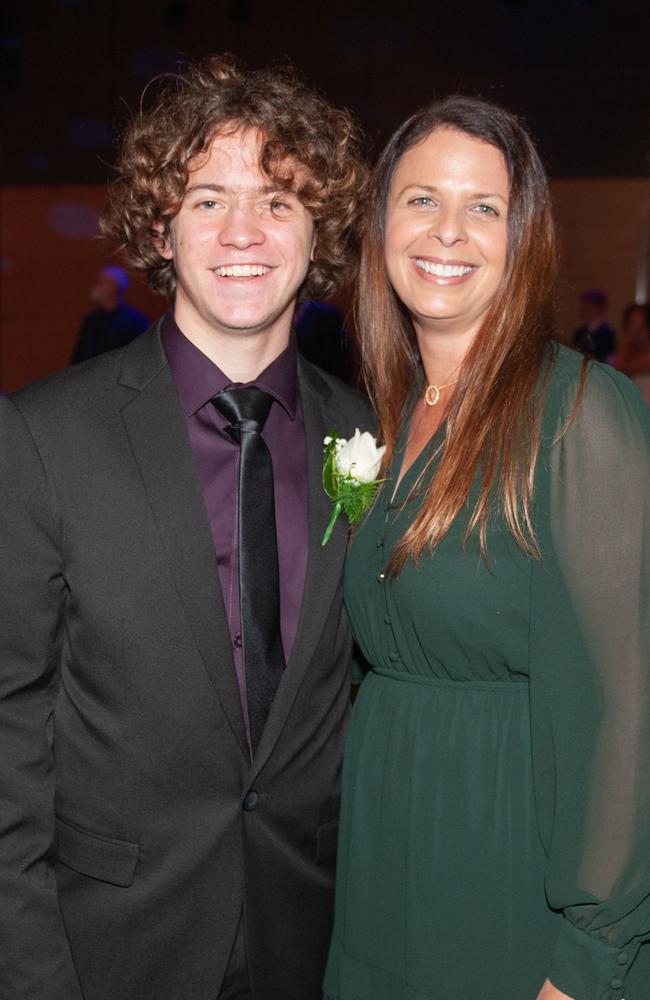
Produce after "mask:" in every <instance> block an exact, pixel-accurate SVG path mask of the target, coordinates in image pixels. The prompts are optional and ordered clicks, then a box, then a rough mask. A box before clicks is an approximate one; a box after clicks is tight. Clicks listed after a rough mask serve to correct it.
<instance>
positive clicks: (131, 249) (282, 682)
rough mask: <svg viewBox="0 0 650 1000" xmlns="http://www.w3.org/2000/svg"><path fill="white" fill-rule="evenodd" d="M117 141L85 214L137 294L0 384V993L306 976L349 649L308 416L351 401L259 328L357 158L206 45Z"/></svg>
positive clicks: (284, 310) (281, 331) (332, 416)
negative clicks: (69, 365)
mask: <svg viewBox="0 0 650 1000" xmlns="http://www.w3.org/2000/svg"><path fill="white" fill-rule="evenodd" d="M119 167H120V174H119V178H118V181H117V182H116V184H115V187H114V190H113V192H112V199H111V207H110V210H109V213H108V216H107V219H106V230H107V232H108V233H110V234H111V235H112V236H113V237H116V238H117V239H119V240H120V242H121V243H122V244H123V245H124V247H125V249H126V252H127V256H128V258H129V259H130V262H131V264H132V265H135V266H136V267H140V268H142V269H145V270H146V271H147V272H148V274H149V278H150V281H151V283H152V285H153V286H154V287H155V288H157V289H158V290H161V291H165V292H167V293H168V294H169V295H170V297H171V298H172V302H173V305H172V307H171V309H170V311H169V313H168V314H167V316H166V317H165V318H164V319H163V320H162V321H161V322H160V323H159V324H157V325H156V326H155V327H153V328H152V329H151V330H150V331H149V332H148V333H146V334H144V335H143V336H141V337H139V338H138V339H137V340H135V341H133V343H131V344H130V345H128V346H127V347H125V348H121V349H119V350H117V351H114V352H111V353H109V354H106V355H103V356H102V357H100V358H97V359H94V360H92V361H89V362H87V363H86V364H84V365H81V366H76V367H75V368H74V369H70V370H68V371H65V372H62V373H59V374H58V375H56V376H54V377H52V378H50V379H47V380H45V381H44V382H42V383H40V384H36V385H33V386H31V387H28V388H27V389H25V390H22V391H20V392H18V393H15V394H13V395H12V396H10V397H8V398H2V399H0V404H1V406H0V492H1V496H0V512H1V513H0V518H1V519H2V526H1V528H0V602H1V611H0V618H1V621H2V624H1V626H0V643H1V645H0V798H1V803H2V808H1V809H0V900H1V906H2V917H1V919H0V995H1V996H2V997H7V998H10V997H11V998H12V1000H14V998H15V1000H18V998H19V997H20V998H24V1000H216V998H218V997H219V998H222V1000H235V998H236V1000H247V998H250V997H254V998H255V1000H317V998H318V997H319V996H320V983H321V975H322V970H323V965H324V960H325V955H326V950H327V944H328V935H329V929H330V917H331V904H332V898H331V897H332V880H333V865H334V853H335V845H336V828H337V811H338V798H339V787H338V786H339V769H340V760H341V751H342V739H343V730H344V724H345V720H346V715H347V710H348V701H349V697H348V696H349V674H348V670H349V663H350V637H349V635H348V630H347V626H346V624H345V621H344V615H343V611H342V604H341V573H342V566H343V558H344V554H345V547H346V541H347V530H346V527H345V525H344V524H343V520H344V519H343V518H341V519H339V523H338V524H337V528H336V531H335V534H334V536H333V537H332V539H331V541H330V542H329V544H328V545H327V546H326V547H324V548H323V547H322V546H321V538H322V535H323V531H324V528H325V526H326V523H327V521H328V517H329V514H330V507H331V505H330V502H329V500H328V499H327V497H326V495H325V494H324V492H323V489H322V484H321V467H322V454H323V437H324V436H325V435H326V434H327V433H329V432H330V431H331V430H332V428H336V429H337V430H338V431H339V432H340V433H341V434H342V435H344V436H347V435H348V434H350V433H352V432H353V431H354V428H355V427H356V426H359V427H361V428H362V429H364V428H368V427H369V426H370V419H369V417H368V413H367V409H366V406H365V403H364V402H363V401H362V400H361V398H360V397H359V396H357V395H356V394H354V393H353V392H352V391H350V390H349V389H347V388H346V387H344V386H343V385H342V384H341V383H338V382H336V381H335V380H334V379H332V378H330V377H329V376H327V375H325V374H324V373H321V372H319V371H318V370H317V369H315V368H313V367H312V366H310V365H309V364H308V363H306V362H304V361H302V360H301V359H300V358H298V357H297V355H296V349H295V345H294V343H293V342H292V340H291V337H290V328H291V319H292V315H293V311H294V308H295V305H296V301H297V298H298V296H299V294H301V295H323V294H327V293H328V292H330V291H331V290H332V288H333V287H334V286H335V284H336V283H337V281H338V280H339V278H341V277H349V273H350V271H349V266H350V265H349V259H348V253H347V247H348V244H349V242H350V238H351V237H353V236H354V232H355V227H356V223H357V217H358V209H359V205H360V202H361V200H362V198H363V196H364V191H365V168H364V166H363V163H362V161H361V160H360V158H359V154H358V148H357V139H356V136H355V132H354V128H353V126H352V124H351V122H350V120H349V118H348V116H347V115H346V114H345V113H343V112H337V111H334V110H333V109H331V108H330V107H329V106H328V105H326V104H325V103H324V102H323V101H322V100H320V99H319V98H318V97H316V96H315V95H313V94H312V93H310V92H309V91H306V90H305V89H304V88H303V87H302V86H301V85H299V84H298V83H297V82H295V81H294V80H293V79H292V78H290V77H288V76H287V75H283V74H271V73H266V72H253V73H244V72H242V71H241V70H239V69H238V68H237V66H236V65H234V64H233V63H232V62H230V61H228V60H220V59H213V60H211V61H209V62H208V63H207V64H206V65H205V66H202V67H199V68H193V69H191V70H190V71H188V73H187V74H185V75H184V76H181V77H177V78H175V79H174V80H173V81H172V82H171V83H170V84H168V85H167V87H166V89H165V91H164V93H163V94H162V95H161V96H160V98H159V100H158V102H157V104H156V106H155V107H154V108H153V110H152V111H150V112H149V113H148V114H146V115H144V116H141V117H140V118H138V119H137V120H136V121H135V122H134V123H133V124H132V126H131V127H130V129H129V131H128V133H127V134H126V136H125V139H124V144H123V150H122V157H121V162H120V165H119ZM242 401H243V402H242ZM260 407H261V409H260Z"/></svg>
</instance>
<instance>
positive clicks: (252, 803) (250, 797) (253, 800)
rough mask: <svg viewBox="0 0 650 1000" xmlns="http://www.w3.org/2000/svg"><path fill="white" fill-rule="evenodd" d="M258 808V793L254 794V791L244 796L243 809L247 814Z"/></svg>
mask: <svg viewBox="0 0 650 1000" xmlns="http://www.w3.org/2000/svg"><path fill="white" fill-rule="evenodd" d="M256 808H257V792H254V791H252V790H251V791H250V792H246V795H245V796H244V801H243V802H242V809H243V810H244V811H245V812H247V813H249V812H252V811H253V809H256Z"/></svg>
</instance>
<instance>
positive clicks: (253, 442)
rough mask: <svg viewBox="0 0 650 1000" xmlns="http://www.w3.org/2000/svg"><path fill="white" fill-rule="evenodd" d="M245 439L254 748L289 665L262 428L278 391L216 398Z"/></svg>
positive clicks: (243, 592) (244, 618) (230, 392)
mask: <svg viewBox="0 0 650 1000" xmlns="http://www.w3.org/2000/svg"><path fill="white" fill-rule="evenodd" d="M212 402H213V403H214V405H215V406H216V407H217V409H218V410H220V412H221V413H223V415H224V416H225V417H226V418H227V419H228V420H229V421H230V424H231V426H230V427H228V428H227V432H228V433H229V434H230V436H231V437H232V438H233V439H234V440H235V441H238V442H239V448H240V459H239V601H240V606H241V628H242V645H243V652H244V667H245V671H246V701H247V704H248V722H249V727H250V734H251V744H252V748H253V753H254V752H255V750H256V749H257V745H258V743H259V740H260V737H261V735H262V730H263V729H264V724H265V722H266V719H267V716H268V714H269V710H270V708H271V702H272V701H273V697H274V695H275V692H276V690H277V687H278V684H279V683H280V677H281V676H282V671H283V670H284V653H283V651H282V639H281V633H280V588H279V576H278V548H277V542H276V537H275V502H274V497H273V465H272V463H271V455H270V453H269V449H268V448H267V446H266V444H265V442H264V440H263V439H262V434H261V431H262V428H263V426H264V421H265V420H266V418H267V416H268V413H269V410H270V408H271V403H272V402H273V397H272V396H270V395H269V394H268V393H267V392H264V391H263V390H262V389H258V388H257V387H256V386H249V387H247V388H244V389H227V390H226V391H225V392H220V393H219V395H218V396H215V397H214V399H213V400H212Z"/></svg>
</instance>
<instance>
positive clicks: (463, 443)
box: [357, 96, 557, 574]
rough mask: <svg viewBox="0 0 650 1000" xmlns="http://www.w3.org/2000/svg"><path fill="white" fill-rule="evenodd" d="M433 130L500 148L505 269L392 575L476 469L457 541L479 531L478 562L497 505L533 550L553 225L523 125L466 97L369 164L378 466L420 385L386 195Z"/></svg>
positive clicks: (455, 502)
mask: <svg viewBox="0 0 650 1000" xmlns="http://www.w3.org/2000/svg"><path fill="white" fill-rule="evenodd" d="M441 128H450V129H456V130H458V131H460V132H464V133H466V134H467V135H470V136H472V137H473V138H476V139H480V140H482V141H483V142H487V143H489V144H490V145H491V146H494V147H496V148H497V149H498V150H500V151H501V153H502V154H503V157H504V160H505V163H506V167H507V170H508V178H509V189H510V194H509V208H508V219H507V240H508V246H507V255H506V265H505V269H504V274H503V277H502V280H501V282H500V285H499V288H498V289H497V293H496V295H495V298H494V302H493V303H492V306H491V308H490V310H489V314H488V316H487V318H486V320H485V322H484V323H483V325H482V327H481V329H480V331H479V333H478V334H477V336H476V338H475V340H474V343H473V344H472V346H471V348H470V350H469V351H468V353H467V355H466V356H465V358H464V360H463V364H462V367H461V369H460V375H459V380H458V384H457V387H456V391H455V393H454V396H453V399H452V401H451V406H450V410H449V413H448V418H447V426H446V432H445V439H444V443H443V445H442V449H441V453H439V454H438V455H437V456H436V460H437V459H438V458H439V465H438V468H437V470H436V474H435V476H434V478H433V480H432V482H431V484H430V486H429V487H428V489H427V491H426V496H425V499H424V502H423V503H422V505H421V508H420V511H419V513H418V515H417V516H416V518H415V520H414V521H413V523H412V524H411V526H410V527H409V528H408V529H407V531H406V532H405V534H404V536H403V537H402V539H401V540H400V542H399V543H398V545H397V546H396V548H395V550H394V552H393V554H392V556H391V560H390V563H389V567H390V570H391V572H392V573H394V574H395V573H398V572H399V571H400V569H401V568H402V566H403V565H404V562H405V561H406V559H408V558H413V559H414V560H415V561H417V560H418V558H419V557H420V555H421V554H422V552H423V551H424V550H425V549H427V550H428V551H432V550H433V549H434V548H435V547H436V546H437V545H438V544H439V542H440V541H441V540H442V539H443V538H444V537H445V535H446V534H447V532H448V530H449V528H450V526H451V524H452V522H453V521H454V518H455V517H456V516H457V515H458V514H459V513H460V511H461V510H462V508H463V507H464V506H465V505H466V504H467V503H468V500H469V496H470V491H471V489H472V485H473V483H474V480H475V479H476V476H477V474H480V491H479V495H478V498H477V500H476V502H475V504H474V506H473V509H472V510H471V513H470V519H469V525H468V528H467V534H466V538H467V537H469V535H470V534H471V533H472V532H473V531H474V530H475V529H477V528H478V531H479V537H480V544H481V551H482V553H483V555H484V557H486V558H487V533H488V523H489V520H490V517H491V515H492V513H493V512H494V511H495V508H497V507H498V508H500V509H501V511H502V513H503V515H504V516H505V520H506V523H507V525H508V528H509V530H510V532H511V533H512V535H513V537H514V538H515V540H516V542H517V544H518V545H519V546H520V547H521V548H522V549H523V550H524V551H525V552H526V553H528V554H529V555H532V556H537V555H539V549H538V545H537V541H536V537H535V531H534V525H533V519H532V499H533V489H534V469H535V461H536V458H537V453H538V450H539V440H540V424H541V403H542V398H543V395H544V389H545V383H546V378H547V375H548V370H549V365H550V359H551V356H552V352H551V350H550V342H551V340H552V339H553V338H554V337H555V336H556V319H555V305H554V299H555V295H554V292H555V282H556V272H557V251H556V240H555V231H554V225H553V218H552V213H551V204H550V195H549V190H548V182H547V179H546V174H545V172H544V168H543V166H542V164H541V161H540V159H539V156H538V154H537V151H536V149H535V147H534V145H533V142H532V140H531V138H530V136H529V134H528V132H527V131H526V129H525V128H524V127H523V125H522V124H521V123H520V122H519V121H518V120H517V118H516V117H515V116H514V115H512V114H510V113H509V112H507V111H505V110H504V109H503V108H499V107H497V106H496V105H493V104H488V103H486V102H485V101H481V100H478V99H476V98H471V97H462V96H453V97H448V98H446V99H445V100H442V101H439V102H436V103H435V104H432V105H430V106H428V107H426V108H423V109H421V110H420V111H418V112H416V113H415V114H414V115H413V116H412V117H411V118H409V119H408V120H407V121H406V122H404V124H403V125H401V126H400V128H399V129H398V130H397V132H395V134H394V135H393V136H392V138H391V139H390V141H389V142H388V145H387V146H386V148H385V149H384V151H383V153H382V155H381V157H380V159H379V162H378V164H377V167H376V171H375V184H374V194H373V198H372V202H371V205H370V211H369V216H368V220H367V224H366V234H365V241H364V247H363V252H362V260H361V277H360V283H359V288H358V297H357V325H358V330H359V335H360V339H361V348H362V365H363V374H364V377H365V381H366V385H367V387H368V391H369V393H370V396H371V399H372V400H373V402H374V404H375V408H376V410H377V413H378V417H379V422H380V427H381V434H382V437H383V440H384V443H385V444H386V445H387V449H386V455H385V459H384V468H386V467H387V466H388V465H389V463H390V462H391V459H392V456H393V453H394V448H395V441H396V438H397V434H398V431H399V427H400V425H401V424H402V421H403V420H404V418H405V416H406V415H407V414H406V408H407V405H408V402H409V397H410V395H411V393H412V389H413V386H414V384H418V383H419V382H420V381H421V374H420V370H419V369H420V359H419V354H418V349H417V342H416V337H415V331H414V328H413V324H412V322H411V319H410V316H409V314H408V311H407V309H406V308H405V306H404V304H403V303H402V302H401V301H400V300H399V299H398V297H397V295H396V294H395V292H394V290H393V288H392V287H391V285H390V283H389V281H388V277H387V274H386V268H385V264H384V234H385V221H386V209H387V203H388V193H389V188H390V183H391V180H392V177H393V174H394V172H395V169H396V167H397V164H398V163H399V161H400V158H401V157H402V156H403V155H404V153H405V152H406V151H407V150H409V149H411V148H412V147H413V146H415V145H417V144H418V143H420V142H422V141H423V140H424V139H426V138H427V137H428V136H429V135H430V134H431V133H432V132H434V131H435V130H436V129H441Z"/></svg>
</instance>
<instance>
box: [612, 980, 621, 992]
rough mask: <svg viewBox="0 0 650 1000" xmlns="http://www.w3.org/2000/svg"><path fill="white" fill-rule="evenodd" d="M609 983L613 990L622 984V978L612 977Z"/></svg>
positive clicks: (618, 988)
mask: <svg viewBox="0 0 650 1000" xmlns="http://www.w3.org/2000/svg"><path fill="white" fill-rule="evenodd" d="M609 985H610V986H611V987H612V989H613V990H620V988H621V986H622V985H623V980H622V979H612V981H611V983H610V984H609Z"/></svg>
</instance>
